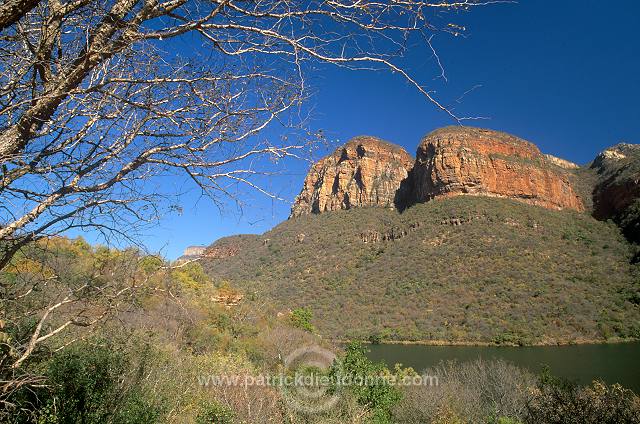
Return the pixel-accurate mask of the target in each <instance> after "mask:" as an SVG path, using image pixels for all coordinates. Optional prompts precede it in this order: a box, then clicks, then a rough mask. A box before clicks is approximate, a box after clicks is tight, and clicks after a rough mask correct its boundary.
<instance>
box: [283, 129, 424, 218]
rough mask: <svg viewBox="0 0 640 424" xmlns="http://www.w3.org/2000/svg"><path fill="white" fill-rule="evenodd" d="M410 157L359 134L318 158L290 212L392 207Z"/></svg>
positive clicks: (292, 213)
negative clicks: (327, 154)
mask: <svg viewBox="0 0 640 424" xmlns="http://www.w3.org/2000/svg"><path fill="white" fill-rule="evenodd" d="M412 165H413V158H412V157H411V156H410V155H409V154H408V153H407V152H406V151H405V150H404V149H402V148H401V147H399V146H396V145H394V144H391V143H388V142H386V141H383V140H381V139H379V138H375V137H368V136H361V137H356V138H353V139H352V140H350V141H349V142H348V143H347V144H345V145H344V146H342V147H340V148H339V149H337V150H336V151H335V152H334V153H333V154H331V155H329V156H327V157H325V158H324V159H321V160H320V161H319V162H317V163H316V164H315V165H313V167H312V168H311V170H310V171H309V174H308V175H307V177H306V179H305V181H304V186H303V188H302V192H301V193H300V195H298V197H297V198H296V200H295V202H294V205H293V207H292V210H291V216H293V217H295V216H300V215H304V214H308V213H320V212H326V211H333V210H339V209H350V208H352V207H364V206H380V207H393V206H394V202H395V200H396V196H397V195H398V191H399V189H400V185H401V183H402V181H403V180H405V179H406V178H407V175H408V173H409V170H410V169H411V166H412Z"/></svg>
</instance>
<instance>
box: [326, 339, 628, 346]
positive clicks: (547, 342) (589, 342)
mask: <svg viewBox="0 0 640 424" xmlns="http://www.w3.org/2000/svg"><path fill="white" fill-rule="evenodd" d="M330 341H331V343H335V344H340V345H344V344H348V343H350V342H352V341H353V340H341V339H330ZM359 341H360V342H361V343H364V344H368V345H407V346H412V345H415V346H469V347H544V346H575V345H603V344H620V343H633V342H638V341H640V339H637V338H621V337H612V338H609V339H606V340H603V339H574V340H544V341H542V342H538V343H532V344H518V343H495V342H485V341H459V340H458V341H451V340H380V341H376V342H372V341H370V340H359Z"/></svg>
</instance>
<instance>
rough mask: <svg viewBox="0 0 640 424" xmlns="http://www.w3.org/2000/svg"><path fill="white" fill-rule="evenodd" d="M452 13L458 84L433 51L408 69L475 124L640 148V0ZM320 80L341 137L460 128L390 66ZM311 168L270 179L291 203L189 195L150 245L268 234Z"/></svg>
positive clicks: (322, 117) (449, 49)
mask: <svg viewBox="0 0 640 424" xmlns="http://www.w3.org/2000/svg"><path fill="white" fill-rule="evenodd" d="M452 20H453V21H454V22H456V23H459V24H462V25H464V26H465V27H466V28H467V31H466V37H464V38H463V37H451V36H448V35H440V36H437V37H436V38H434V39H433V45H434V47H435V48H436V49H437V51H438V52H439V56H440V59H441V61H442V64H443V65H444V68H445V72H446V76H447V80H448V82H445V81H444V80H442V79H441V78H437V76H438V74H439V71H438V69H437V68H436V67H435V63H434V59H433V57H432V56H431V55H430V54H428V52H426V51H423V50H417V51H416V54H410V57H409V58H407V60H406V62H404V65H405V66H406V67H407V68H408V69H410V70H411V71H412V72H413V75H416V76H417V77H418V78H419V79H420V80H421V81H422V82H425V83H430V84H433V87H434V89H436V90H437V94H438V95H439V97H440V98H442V99H444V101H445V103H448V104H454V105H455V107H456V112H457V113H458V114H460V115H474V116H484V117H487V118H489V119H487V120H482V121H473V122H469V124H470V125H474V126H482V127H487V128H493V129H498V130H502V131H506V132H509V133H512V134H515V135H517V136H520V137H522V138H525V139H527V140H529V141H532V142H534V143H535V144H537V145H538V146H539V147H540V149H541V150H542V151H543V152H545V153H551V154H554V155H556V156H559V157H562V158H565V159H568V160H571V161H574V162H577V163H581V164H582V163H586V162H589V161H590V160H591V159H593V157H594V156H595V155H596V154H597V152H599V151H601V150H602V149H604V148H605V147H607V146H610V145H612V144H615V143H618V142H621V141H626V142H630V143H640V139H639V138H640V137H639V136H640V106H639V105H638V101H639V100H640V37H639V36H638V35H637V32H636V31H637V28H640V2H636V1H631V0H628V1H622V2H617V3H615V6H613V5H612V4H610V3H609V2H606V1H592V0H582V1H578V0H574V1H559V2H549V1H531V0H530V1H522V2H521V3H519V4H509V5H495V6H490V7H485V8H477V9H474V10H473V11H472V12H470V13H465V14H462V15H458V16H455V17H453V19H452ZM310 82H311V84H312V85H313V87H314V89H315V95H314V97H313V98H311V100H310V103H309V106H310V107H312V108H313V111H314V112H313V115H312V117H313V120H312V122H311V125H312V127H313V128H316V129H323V131H324V132H325V133H326V134H327V135H328V138H329V139H330V140H333V141H335V143H342V142H345V141H346V140H348V139H349V138H351V137H353V136H356V135H361V134H370V135H375V136H378V137H382V138H385V139H387V140H389V141H392V142H395V143H397V144H400V145H402V146H403V147H405V148H406V149H407V150H408V151H409V152H410V153H414V152H415V149H416V147H417V144H418V142H419V140H420V138H421V137H422V136H424V135H425V134H427V133H428V132H430V131H432V130H434V129H436V128H438V127H442V126H445V125H451V124H453V123H454V122H452V120H451V118H449V117H448V116H447V115H446V114H444V113H442V112H439V111H437V110H436V109H435V108H434V107H433V105H431V104H430V103H428V102H427V101H426V99H425V98H424V97H423V96H422V95H421V94H420V93H418V92H417V91H416V90H415V88H412V87H410V86H409V85H408V84H407V83H406V82H404V81H403V80H402V79H401V78H400V77H399V76H397V75H393V74H390V73H383V72H376V73H374V72H353V71H347V70H343V69H337V68H330V67H322V68H320V69H319V70H318V71H317V72H316V73H315V74H314V75H313V77H312V78H311V80H310ZM476 86H480V87H479V88H476V89H474V90H472V91H471V92H470V93H468V94H467V95H465V96H464V97H463V99H462V100H461V102H460V103H456V102H455V100H456V99H458V98H459V97H460V96H461V95H462V94H463V93H465V92H466V91H468V90H470V89H472V88H474V87H476ZM334 147H335V146H334ZM320 153H326V151H325V152H320ZM308 167H309V164H308V163H305V162H300V163H296V164H292V165H291V166H289V167H288V168H287V169H286V170H284V172H283V175H281V176H279V177H278V178H273V179H271V180H268V181H265V183H266V184H267V185H270V188H271V189H272V190H273V191H275V192H277V193H278V194H279V195H280V196H282V197H283V198H285V199H286V200H287V201H272V200H271V199H269V198H266V197H264V196H262V195H260V194H258V193H255V192H250V191H249V192H247V191H245V192H244V197H243V199H244V201H245V206H244V207H243V209H242V213H239V211H238V209H237V208H236V207H234V206H233V205H231V204H230V205H228V206H227V207H224V208H223V209H222V210H219V209H218V208H217V207H215V206H214V205H213V204H211V202H209V201H207V200H206V199H199V197H198V195H197V192H195V191H193V192H191V193H188V194H187V195H185V196H184V197H183V199H182V200H181V202H182V205H183V208H184V209H183V212H182V214H179V215H178V214H174V215H169V216H166V217H164V218H163V220H162V221H161V222H160V225H159V226H158V227H157V228H154V229H153V230H150V231H148V232H147V235H146V236H145V238H144V243H145V244H146V245H147V247H148V249H149V250H150V251H153V252H160V253H161V254H163V255H164V256H166V257H167V258H170V259H174V258H176V257H178V256H180V254H181V252H182V250H183V249H184V248H185V247H187V246H189V245H208V244H210V243H212V242H213V241H215V240H216V239H218V238H220V237H223V236H226V235H232V234H238V233H262V232H264V231H267V230H268V229H270V228H271V227H273V226H274V225H277V224H278V223H279V222H281V221H283V220H284V219H286V218H287V216H288V213H289V208H290V201H292V200H293V198H294V197H295V195H296V194H297V193H298V191H299V190H300V188H301V186H302V180H303V179H304V176H305V174H306V171H307V169H308Z"/></svg>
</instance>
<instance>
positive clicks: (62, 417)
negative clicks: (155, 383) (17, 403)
mask: <svg viewBox="0 0 640 424" xmlns="http://www.w3.org/2000/svg"><path fill="white" fill-rule="evenodd" d="M143 363H144V361H143ZM143 363H142V364H141V365H139V367H138V368H137V369H133V367H132V363H131V361H130V358H129V356H128V354H127V353H126V352H124V351H123V350H121V349H119V348H118V347H117V346H115V345H113V344H112V343H110V342H104V341H95V342H89V343H81V344H78V345H75V346H73V347H72V348H69V349H68V350H65V351H63V352H62V353H60V354H59V355H56V356H54V357H53V359H52V360H51V361H50V362H49V364H48V367H47V368H48V369H47V372H46V376H47V379H48V384H49V385H50V387H51V392H50V393H49V399H48V401H47V402H46V404H45V405H44V407H43V414H42V416H41V421H44V422H55V423H86V424H92V423H96V424H98V423H136V424H138V423H140V424H142V423H155V422H157V419H158V417H159V416H160V415H161V410H160V408H159V407H158V406H157V405H154V404H153V403H152V402H150V401H149V400H148V399H147V398H146V397H145V394H144V392H143V390H142V388H141V385H140V379H141V377H142V375H144V364H143Z"/></svg>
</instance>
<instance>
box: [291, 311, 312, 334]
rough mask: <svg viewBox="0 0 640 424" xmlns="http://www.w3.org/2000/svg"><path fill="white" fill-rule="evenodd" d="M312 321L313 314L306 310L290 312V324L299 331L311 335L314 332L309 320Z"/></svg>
mask: <svg viewBox="0 0 640 424" xmlns="http://www.w3.org/2000/svg"><path fill="white" fill-rule="evenodd" d="M312 319H313V313H312V312H311V309H308V308H296V309H294V310H293V311H292V312H291V324H292V325H293V326H294V327H296V328H300V329H301V330H305V331H308V332H310V333H313V332H314V331H316V329H315V327H314V326H313V324H311V320H312Z"/></svg>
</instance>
